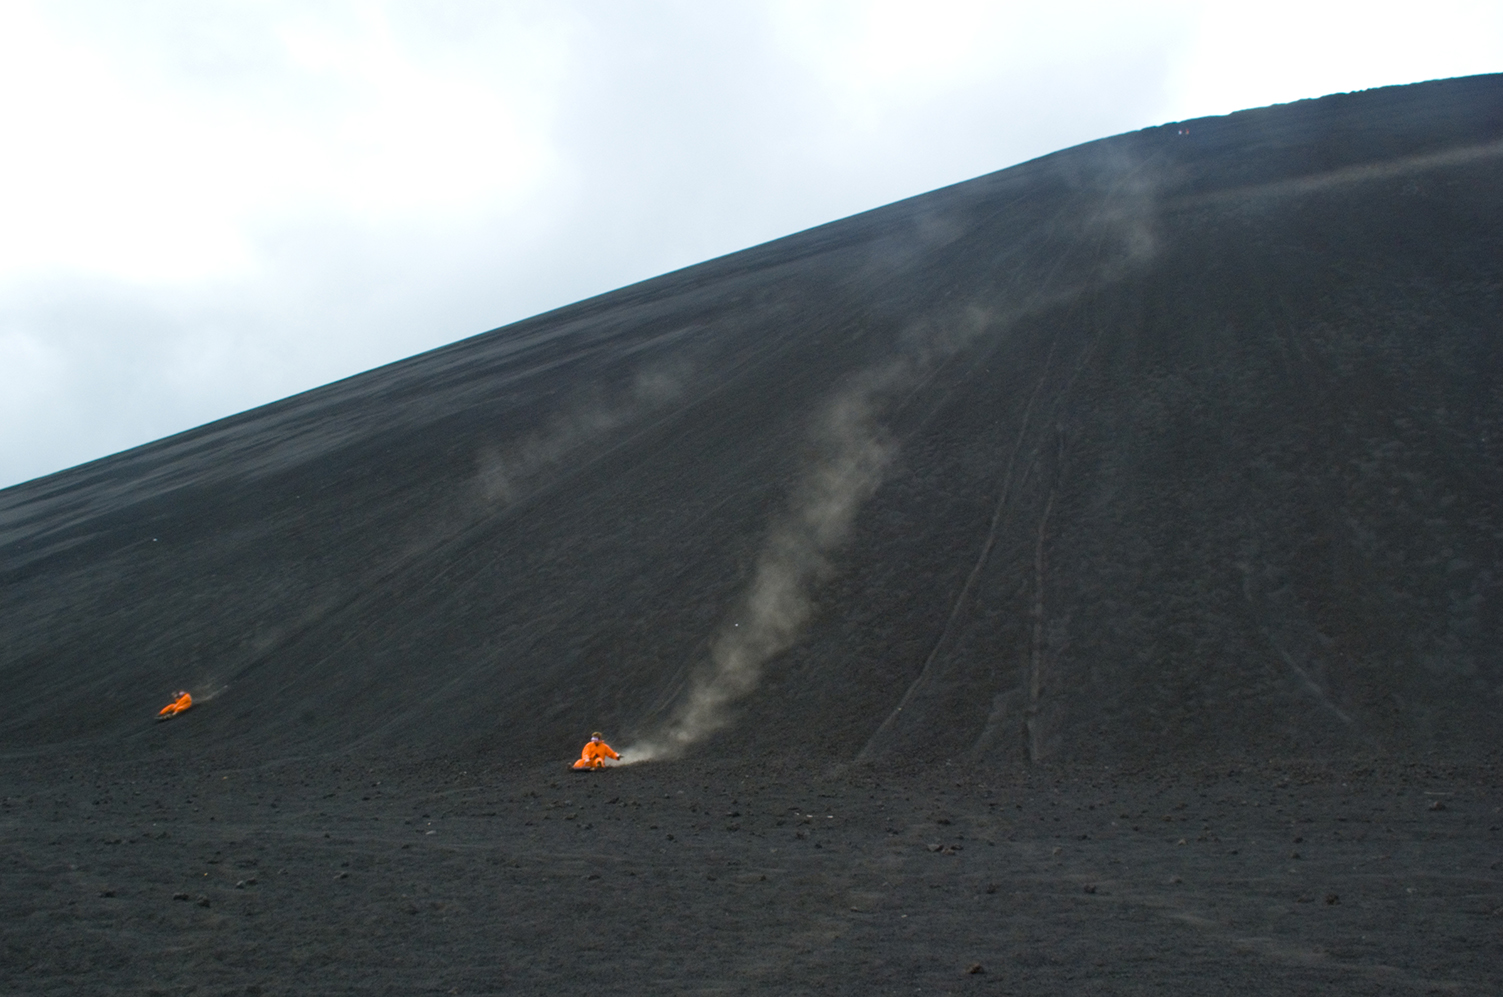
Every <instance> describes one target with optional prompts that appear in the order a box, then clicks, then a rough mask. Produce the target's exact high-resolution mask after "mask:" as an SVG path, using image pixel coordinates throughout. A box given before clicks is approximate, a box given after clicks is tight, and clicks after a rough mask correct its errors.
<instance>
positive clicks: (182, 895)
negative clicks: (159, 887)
mask: <svg viewBox="0 0 1503 997" xmlns="http://www.w3.org/2000/svg"><path fill="white" fill-rule="evenodd" d="M172 899H174V900H192V899H193V898H192V897H191V896H189V895H188V894H186V893H174V894H173V895H172Z"/></svg>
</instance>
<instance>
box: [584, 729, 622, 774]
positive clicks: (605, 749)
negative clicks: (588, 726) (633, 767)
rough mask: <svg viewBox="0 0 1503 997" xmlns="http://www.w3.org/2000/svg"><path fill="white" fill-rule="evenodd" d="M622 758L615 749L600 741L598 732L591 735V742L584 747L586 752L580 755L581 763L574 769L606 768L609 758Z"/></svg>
mask: <svg viewBox="0 0 1503 997" xmlns="http://www.w3.org/2000/svg"><path fill="white" fill-rule="evenodd" d="M620 757H621V756H620V755H618V754H616V751H615V749H614V748H612V747H611V746H610V745H609V744H606V743H605V742H604V741H602V740H601V739H600V731H598V730H597V731H596V732H595V733H593V734H591V735H590V740H589V742H588V743H587V744H586V745H585V746H584V750H583V751H581V752H580V753H579V761H577V762H575V763H574V767H575V768H577V769H599V768H605V760H606V759H607V758H620Z"/></svg>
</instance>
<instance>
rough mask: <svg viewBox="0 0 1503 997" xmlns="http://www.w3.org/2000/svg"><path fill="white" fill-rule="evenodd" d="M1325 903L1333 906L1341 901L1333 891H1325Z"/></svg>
mask: <svg viewBox="0 0 1503 997" xmlns="http://www.w3.org/2000/svg"><path fill="white" fill-rule="evenodd" d="M1326 903H1327V904H1329V905H1330V906H1332V907H1334V906H1336V905H1337V904H1339V903H1341V898H1340V897H1338V896H1337V895H1336V894H1334V893H1327V894H1326Z"/></svg>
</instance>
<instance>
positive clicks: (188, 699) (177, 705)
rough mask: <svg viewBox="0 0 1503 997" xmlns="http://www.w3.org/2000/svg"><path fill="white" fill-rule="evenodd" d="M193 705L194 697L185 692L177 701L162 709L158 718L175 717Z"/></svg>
mask: <svg viewBox="0 0 1503 997" xmlns="http://www.w3.org/2000/svg"><path fill="white" fill-rule="evenodd" d="M192 705H193V697H192V696H190V695H188V694H187V693H186V692H185V693H183V694H182V695H181V696H179V697H177V699H175V700H173V701H172V702H170V703H168V704H167V705H166V706H164V707H162V709H161V711H160V712H158V713H157V716H159V717H175V716H177V715H178V714H179V713H181V712H183V711H184V710H186V709H187V708H188V707H190V706H192Z"/></svg>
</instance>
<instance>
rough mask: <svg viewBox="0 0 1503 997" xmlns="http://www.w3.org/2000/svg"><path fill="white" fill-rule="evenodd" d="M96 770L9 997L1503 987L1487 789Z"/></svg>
mask: <svg viewBox="0 0 1503 997" xmlns="http://www.w3.org/2000/svg"><path fill="white" fill-rule="evenodd" d="M57 771H59V770H58V769H54V768H52V767H51V766H50V765H47V766H44V765H37V766H36V767H35V769H34V772H33V776H40V775H41V774H43V773H46V772H57ZM65 771H67V772H68V773H69V774H68V775H66V776H54V777H52V778H48V779H37V780H36V781H29V780H28V779H27V778H26V777H25V776H23V777H22V778H21V779H16V780H9V781H7V783H6V784H5V787H6V788H5V797H4V800H3V808H0V815H3V816H0V832H3V846H0V848H3V851H0V897H3V898H4V899H3V901H0V917H3V919H4V923H5V925H6V930H5V934H4V945H3V950H0V953H3V955H0V980H3V981H5V982H6V986H7V990H8V992H14V993H27V994H73V993H79V992H83V991H85V990H87V991H88V992H91V993H112V992H122V993H125V992H129V993H160V994H189V993H194V994H278V993H436V994H450V993H452V994H491V993H559V992H564V991H565V990H569V991H583V992H593V993H600V994H641V993H658V994H667V993H710V992H713V993H749V992H779V993H801V992H820V993H852V994H857V993H863V994H876V993H893V994H898V993H902V994H913V993H957V994H958V993H1037V994H1049V993H1081V992H1109V993H1162V992H1172V993H1208V994H1209V993H1249V994H1252V993H1258V994H1264V993H1332V992H1339V993H1415V992H1419V993H1428V992H1436V993H1474V994H1488V993H1494V992H1495V990H1494V987H1495V986H1496V983H1497V980H1498V979H1500V978H1503V937H1500V934H1503V873H1500V871H1499V869H1500V859H1503V847H1500V843H1503V835H1500V824H1503V812H1500V807H1503V792H1500V790H1499V787H1498V785H1497V782H1496V779H1495V774H1494V773H1492V772H1490V771H1482V772H1472V773H1458V772H1455V771H1450V772H1435V771H1428V770H1424V769H1421V768H1419V767H1410V768H1408V769H1404V770H1400V771H1398V772H1387V773H1374V772H1371V771H1358V772H1348V773H1335V772H1331V771H1317V772H1312V771H1309V770H1298V769H1297V770H1293V771H1291V770H1289V769H1279V768H1277V767H1263V768H1260V769H1257V770H1248V771H1242V772H1231V773H1228V772H1225V771H1217V772H1201V773H1177V774H1166V775H1163V776H1154V775H1150V774H1144V773H1138V774H1134V775H1120V774H1112V775H1109V774H1096V775H1089V774H1080V773H1075V774H1073V775H1068V774H1064V773H1042V772H1034V773H1031V774H1027V773H1019V774H1017V775H1009V774H1006V773H989V772H985V771H970V772H966V771H959V770H956V769H954V768H953V767H951V768H949V769H944V770H941V771H936V772H929V773H927V774H924V773H912V774H908V775H891V776H889V775H886V774H883V773H871V772H857V771H854V770H850V771H846V772H844V773H834V774H830V773H823V774H822V773H817V772H814V771H807V772H801V771H794V770H784V771H777V772H768V771H761V770H759V769H757V768H756V767H752V766H740V767H734V766H713V765H694V764H687V763H670V764H648V765H639V766H633V767H628V768H617V769H613V770H609V771H604V772H599V773H592V774H585V775H575V774H573V773H565V772H561V771H558V770H556V769H553V768H536V769H533V770H531V771H528V772H524V773H517V772H516V771H514V770H508V769H507V767H506V766H504V765H499V764H496V763H494V762H471V763H461V762H453V763H447V764H443V765H434V764H431V763H430V764H426V765H410V766H406V767H398V768H386V769H382V768H376V767H374V766H367V765H357V764H353V763H349V762H345V763H340V762H327V761H319V762H311V763H307V764H284V765H279V766H275V767H271V768H262V769H255V770H243V769H220V768H204V769H195V768H191V767H188V766H182V767H176V766H169V767H167V768H166V769H163V768H157V769H154V770H152V771H140V770H137V769H131V768H125V767H119V768H111V767H109V766H107V765H106V766H93V767H89V766H83V765H78V766H70V767H68V768H67V769H65Z"/></svg>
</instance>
